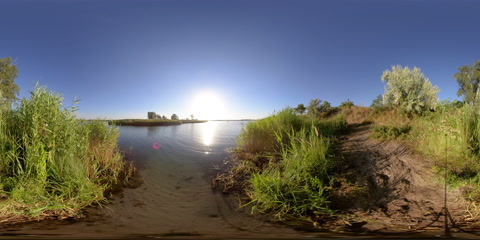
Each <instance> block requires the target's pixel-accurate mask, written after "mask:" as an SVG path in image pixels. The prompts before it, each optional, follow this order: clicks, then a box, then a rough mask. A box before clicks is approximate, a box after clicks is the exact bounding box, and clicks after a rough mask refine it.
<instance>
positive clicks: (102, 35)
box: [0, 0, 480, 119]
mask: <svg viewBox="0 0 480 240" xmlns="http://www.w3.org/2000/svg"><path fill="white" fill-rule="evenodd" d="M479 12H480V1H474V0H450V1H445V0H422V1H420V0H415V1H414V0H401V1H397V0H384V1H379V0H331V1H327V0H271V1H266V0H221V1H210V0H191V1H186V0H175V1H173V0H156V1H153V0H129V1H126V0H101V1H100V0H99V1H91V0H62V1H60V0H58V1H47V0H28V1H26V0H14V1H13V0H0V29H1V33H0V54H1V55H0V57H12V58H13V59H14V60H15V63H16V65H17V67H18V69H19V76H18V78H17V79H16V83H17V84H18V85H19V86H20V88H21V97H28V91H31V90H32V89H33V88H34V86H35V83H36V82H37V81H38V82H39V83H40V85H44V86H47V87H48V88H49V89H51V90H53V91H56V92H59V93H62V94H63V96H64V98H65V100H64V104H65V105H66V106H69V105H70V104H71V103H72V102H73V99H74V97H77V99H80V103H79V104H78V105H77V107H78V108H79V112H78V115H79V117H83V118H97V117H100V118H113V119H116V118H146V116H147V112H148V111H155V112H157V113H158V114H161V115H166V116H168V117H169V116H170V115H171V114H172V113H176V114H177V115H179V116H180V118H186V117H189V115H190V114H192V113H194V112H195V114H196V115H197V117H199V118H201V117H202V112H201V111H200V112H198V109H193V106H195V107H196V108H199V105H198V103H197V104H196V105H194V103H193V102H195V101H197V100H198V98H197V97H196V96H197V95H199V94H203V95H205V94H206V93H207V92H209V93H211V94H212V95H215V97H214V98H211V99H215V101H216V102H217V103H204V104H203V103H202V104H203V105H209V106H203V107H201V108H202V111H207V110H208V111H210V112H216V113H217V115H216V116H215V117H218V118H224V119H238V118H261V117H266V116H268V115H270V114H271V113H273V112H274V111H275V110H281V109H282V108H284V107H286V106H293V107H295V106H296V105H297V104H299V103H304V104H308V102H309V100H310V99H313V98H320V99H322V100H327V101H329V102H330V103H332V105H339V104H340V103H341V102H343V101H345V100H346V99H350V100H352V101H353V102H354V103H355V104H357V105H365V106H369V105H370V104H371V102H372V100H373V99H374V98H375V97H376V96H377V95H379V94H382V93H383V91H384V84H383V83H382V82H381V80H380V76H381V75H382V72H383V71H385V70H387V69H390V68H391V66H392V65H397V64H400V65H402V66H409V67H414V66H416V67H419V68H421V70H422V72H423V73H424V74H425V76H426V77H427V78H429V79H430V81H431V82H432V84H434V85H437V86H438V87H439V88H440V93H439V98H440V99H441V100H443V99H447V98H451V99H457V96H456V92H457V90H458V84H457V83H456V81H455V80H454V79H453V77H452V75H453V74H454V73H456V72H457V68H458V67H460V66H462V65H470V64H472V63H473V62H475V61H476V60H478V59H480V44H479V43H480V31H478V29H479V28H478V22H479V21H478V13H479ZM196 99H197V100H196ZM218 102H221V107H220V105H218ZM215 104H217V105H215ZM208 108H218V109H219V110H211V109H210V110H209V109H208ZM205 116H206V115H205ZM205 118H208V117H205Z"/></svg>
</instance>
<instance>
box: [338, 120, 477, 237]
mask: <svg viewBox="0 0 480 240" xmlns="http://www.w3.org/2000/svg"><path fill="white" fill-rule="evenodd" d="M369 128H370V126H369V125H368V124H353V125H351V131H350V133H349V134H347V135H346V136H344V137H343V138H342V139H341V141H340V149H339V152H340V153H341V157H343V158H344V159H345V161H346V163H347V164H346V165H345V166H343V167H344V168H345V170H346V172H347V174H345V175H344V176H342V177H343V178H344V180H345V181H342V182H341V183H339V186H337V188H335V189H336V190H334V191H335V192H334V197H333V198H332V204H333V205H334V207H335V208H337V209H342V211H343V212H344V213H346V214H349V216H351V217H350V218H349V220H347V221H344V223H345V225H347V226H349V227H350V228H351V230H354V231H368V232H370V231H375V232H405V231H419V230H438V229H441V228H443V226H444V214H443V213H444V199H445V198H444V193H445V191H444V184H443V179H442V178H440V177H438V176H437V175H435V174H434V172H433V170H432V166H433V164H434V162H433V160H431V159H427V158H424V157H421V156H419V155H417V154H414V153H412V152H410V151H409V150H408V149H407V148H406V147H404V145H402V144H401V143H399V142H381V141H378V140H374V139H371V138H370V135H371V131H370V130H369ZM348 183H349V184H348ZM352 183H353V184H352ZM447 196H448V197H447V204H448V205H447V206H448V210H449V212H450V215H451V216H452V218H453V220H454V221H455V224H456V226H459V227H462V226H465V225H466V224H468V221H472V220H475V219H473V218H474V214H473V213H472V212H471V211H468V209H469V207H471V206H470V205H469V203H468V202H467V201H465V200H464V198H463V197H462V196H461V192H460V190H458V189H449V190H448V191H447ZM449 225H450V226H453V224H452V223H449Z"/></svg>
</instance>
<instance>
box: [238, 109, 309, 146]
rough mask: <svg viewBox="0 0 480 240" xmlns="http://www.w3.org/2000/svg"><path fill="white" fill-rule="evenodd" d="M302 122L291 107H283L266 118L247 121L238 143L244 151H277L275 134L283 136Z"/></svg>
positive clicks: (278, 144)
mask: <svg viewBox="0 0 480 240" xmlns="http://www.w3.org/2000/svg"><path fill="white" fill-rule="evenodd" d="M303 124H304V123H303V121H302V119H301V118H300V117H299V116H298V115H297V114H295V111H294V110H293V109H292V108H285V109H284V110H282V111H280V112H278V113H276V114H274V115H271V116H269V117H267V118H264V119H260V120H257V121H253V122H249V123H248V124H247V125H246V126H245V127H244V129H243V131H242V133H241V134H240V137H239V141H238V145H240V146H241V148H242V149H243V150H244V151H247V152H252V153H258V152H279V151H280V150H281V143H279V142H278V141H277V137H276V136H275V134H280V135H281V136H285V135H287V134H288V131H290V129H293V130H294V131H296V130H300V129H301V128H302V126H303ZM285 139H286V138H285ZM285 141H287V140H285Z"/></svg>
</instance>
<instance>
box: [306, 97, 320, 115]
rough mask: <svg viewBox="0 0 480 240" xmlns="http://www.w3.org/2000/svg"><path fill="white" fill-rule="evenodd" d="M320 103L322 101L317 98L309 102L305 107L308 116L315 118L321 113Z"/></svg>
mask: <svg viewBox="0 0 480 240" xmlns="http://www.w3.org/2000/svg"><path fill="white" fill-rule="evenodd" d="M320 102H322V100H320V99H319V98H315V99H312V100H310V103H308V106H307V113H308V115H312V116H317V115H318V114H319V113H320V112H321V107H320Z"/></svg>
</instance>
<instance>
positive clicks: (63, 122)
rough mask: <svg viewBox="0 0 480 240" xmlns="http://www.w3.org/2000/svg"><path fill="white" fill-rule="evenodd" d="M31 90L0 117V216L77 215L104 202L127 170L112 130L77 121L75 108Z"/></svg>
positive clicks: (52, 95)
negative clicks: (83, 209)
mask: <svg viewBox="0 0 480 240" xmlns="http://www.w3.org/2000/svg"><path fill="white" fill-rule="evenodd" d="M62 100H63V99H62V98H61V96H60V95H58V94H55V93H53V92H49V91H47V90H46V89H44V88H42V87H38V86H37V87H36V88H35V90H34V91H33V92H31V97H30V98H29V99H22V100H21V103H20V105H19V107H18V108H17V109H13V110H9V111H5V112H2V113H1V116H0V176H1V177H0V187H1V188H0V193H1V194H2V196H4V198H5V199H4V200H3V201H1V202H0V213H1V214H2V215H3V216H10V215H20V216H23V215H26V216H29V217H35V216H40V215H41V216H49V215H53V216H60V217H71V216H78V214H79V210H80V209H81V208H83V207H86V206H88V205H91V204H93V203H98V202H101V201H104V200H105V197H104V192H105V191H106V190H107V189H109V188H111V187H112V186H114V185H116V184H118V183H119V182H118V180H119V176H120V174H122V173H126V172H128V171H130V170H131V169H130V170H129V169H128V168H127V167H126V165H125V163H124V162H123V160H122V156H121V154H120V153H119V150H118V148H117V137H118V130H117V129H116V128H112V127H108V126H107V125H106V123H105V121H78V120H76V119H75V114H74V112H75V107H71V108H63V107H62Z"/></svg>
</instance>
